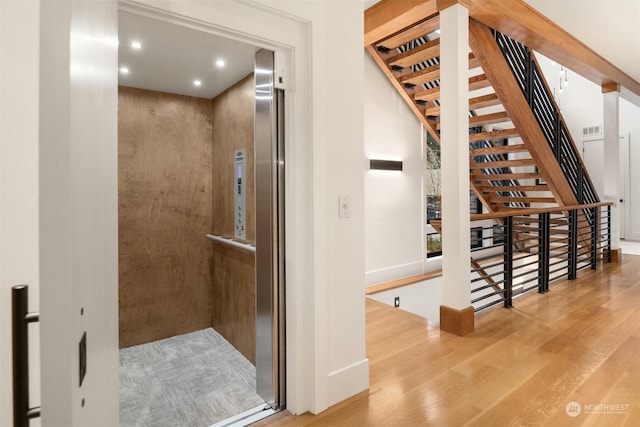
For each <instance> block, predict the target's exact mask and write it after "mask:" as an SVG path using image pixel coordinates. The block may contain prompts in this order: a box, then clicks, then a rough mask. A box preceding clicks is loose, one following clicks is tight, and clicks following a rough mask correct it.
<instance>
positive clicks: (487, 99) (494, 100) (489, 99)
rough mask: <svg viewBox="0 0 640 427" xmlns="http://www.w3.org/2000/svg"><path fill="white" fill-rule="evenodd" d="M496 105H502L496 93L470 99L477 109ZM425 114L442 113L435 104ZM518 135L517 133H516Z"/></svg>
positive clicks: (472, 106)
mask: <svg viewBox="0 0 640 427" xmlns="http://www.w3.org/2000/svg"><path fill="white" fill-rule="evenodd" d="M495 105H501V102H500V100H499V99H498V96H497V95H496V94H495V93H492V94H489V95H483V96H479V97H476V98H472V99H470V100H469V109H470V110H476V109H478V108H485V107H492V106H495ZM425 115H427V116H439V115H440V107H439V106H435V107H431V108H427V111H425ZM515 135H517V133H516V134H515Z"/></svg>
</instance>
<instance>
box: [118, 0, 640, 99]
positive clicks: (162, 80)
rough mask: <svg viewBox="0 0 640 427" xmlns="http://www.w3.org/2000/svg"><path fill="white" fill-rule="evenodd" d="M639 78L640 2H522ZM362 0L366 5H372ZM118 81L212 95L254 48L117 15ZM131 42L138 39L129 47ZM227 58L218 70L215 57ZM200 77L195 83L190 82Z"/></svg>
mask: <svg viewBox="0 0 640 427" xmlns="http://www.w3.org/2000/svg"><path fill="white" fill-rule="evenodd" d="M525 1H526V2H527V3H529V4H530V5H531V6H533V7H534V8H536V9H537V10H539V11H540V12H541V13H542V14H544V15H545V16H547V17H548V18H549V19H551V20H553V21H554V22H556V23H557V24H558V25H560V26H562V27H563V28H564V29H565V30H567V31H568V32H569V33H571V34H573V35H574V36H575V37H576V38H578V39H579V40H581V41H582V42H583V43H585V44H586V45H587V46H589V47H591V48H592V49H594V50H595V51H596V52H598V53H599V54H600V55H602V56H603V57H604V58H606V59H607V60H608V61H609V62H611V63H613V64H614V65H616V66H617V67H618V68H620V69H621V70H623V71H624V72H626V73H627V74H629V75H630V76H631V77H632V78H634V79H635V80H636V81H640V0H525ZM374 3H375V1H373V0H365V3H364V4H365V7H368V6H371V5H372V4H374ZM119 39H120V51H119V61H120V66H126V67H128V68H129V70H130V72H129V74H128V75H122V74H121V75H120V84H121V85H123V86H132V87H138V88H142V89H151V90H157V91H162V92H169V93H177V94H182V95H190V96H198V97H202V98H213V97H215V96H216V95H218V94H219V93H220V92H222V91H223V90H224V89H226V88H228V87H229V86H231V85H232V84H233V83H235V82H237V81H238V80H240V79H241V78H243V77H245V76H246V75H248V74H249V73H251V72H252V71H253V61H254V54H255V52H256V50H257V48H256V47H254V46H250V45H247V44H244V43H240V42H238V41H234V40H230V39H225V38H222V37H219V36H215V35H213V34H209V33H205V32H202V31H197V30H193V29H189V28H185V27H182V26H179V25H175V24H170V23H167V22H162V21H158V20H154V19H151V18H146V17H142V16H139V15H135V14H132V13H128V12H122V11H121V12H120V13H119ZM132 40H138V41H140V42H141V43H142V49H140V50H139V51H136V50H133V49H132V48H131V47H130V42H131V41H132ZM218 58H222V59H224V60H225V61H226V65H225V67H224V68H222V69H220V68H217V67H216V65H215V61H216V59H218ZM195 79H199V80H201V81H202V86H201V87H195V86H194V85H193V80H195Z"/></svg>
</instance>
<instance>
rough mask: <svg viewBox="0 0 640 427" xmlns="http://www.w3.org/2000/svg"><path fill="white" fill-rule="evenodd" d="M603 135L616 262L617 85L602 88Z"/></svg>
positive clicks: (606, 195)
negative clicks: (611, 204)
mask: <svg viewBox="0 0 640 427" xmlns="http://www.w3.org/2000/svg"><path fill="white" fill-rule="evenodd" d="M602 92H603V99H602V103H603V105H602V106H603V112H604V117H603V131H604V132H603V133H604V169H603V170H604V171H608V172H605V174H604V198H605V201H607V202H613V207H612V218H611V249H612V251H614V252H615V253H614V254H613V257H612V258H613V259H612V261H617V260H618V259H619V257H618V256H617V255H619V253H618V252H619V251H618V249H619V248H620V227H621V226H622V224H621V221H620V209H622V207H621V206H620V199H621V197H622V196H621V189H622V183H621V182H620V181H621V177H620V140H619V135H620V120H619V119H620V117H619V116H620V92H619V87H618V85H613V87H610V86H603V87H602Z"/></svg>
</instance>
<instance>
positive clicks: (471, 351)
mask: <svg viewBox="0 0 640 427" xmlns="http://www.w3.org/2000/svg"><path fill="white" fill-rule="evenodd" d="M367 355H368V357H369V361H370V363H371V367H370V389H369V390H368V391H366V392H363V393H360V394H358V395H356V396H354V397H352V398H350V399H348V400H346V401H344V402H341V403H339V404H337V405H335V406H333V407H331V408H329V409H328V410H326V411H325V412H323V413H321V414H319V415H316V416H313V415H311V414H304V415H301V416H293V415H291V414H290V413H288V412H286V411H284V412H282V413H280V414H277V415H275V416H273V417H271V418H268V419H266V420H264V421H262V422H261V423H259V424H258V425H259V426H422V425H434V426H459V425H472V426H520V425H528V426H535V425H539V426H573V425H584V426H625V425H628V426H640V256H633V255H624V257H623V262H622V263H621V264H606V265H604V267H603V266H598V270H596V271H583V272H581V273H579V275H578V279H577V280H575V281H573V282H569V281H561V282H555V283H553V284H551V291H550V292H549V293H548V294H546V295H540V294H535V293H532V294H528V295H525V296H523V297H521V298H518V299H516V300H515V301H514V308H513V309H511V310H507V309H504V308H502V307H496V308H494V309H490V310H488V311H485V312H483V313H480V314H477V315H476V330H475V333H474V334H472V335H470V336H467V337H464V338H461V337H457V336H454V335H450V334H448V333H445V332H440V330H439V329H438V325H436V324H433V323H431V322H428V321H426V320H425V319H424V318H421V317H418V316H415V315H413V314H410V313H407V312H404V311H401V310H398V309H394V308H392V307H389V306H387V305H384V304H381V303H379V302H376V301H373V300H370V299H367ZM570 402H576V403H578V404H579V405H580V409H581V411H582V412H581V413H580V414H579V415H577V416H576V417H570V416H568V415H567V411H566V407H567V404H569V403H570ZM605 404H618V405H628V406H619V407H618V409H622V410H621V411H619V412H620V413H615V414H610V413H606V411H605V408H603V407H602V406H593V405H605ZM585 405H587V406H585ZM587 409H590V410H591V411H592V413H586V410H587Z"/></svg>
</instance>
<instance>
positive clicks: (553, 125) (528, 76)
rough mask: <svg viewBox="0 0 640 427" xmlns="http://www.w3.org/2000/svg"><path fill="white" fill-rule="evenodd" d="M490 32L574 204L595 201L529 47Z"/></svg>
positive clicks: (568, 134) (593, 190) (587, 178)
mask: <svg viewBox="0 0 640 427" xmlns="http://www.w3.org/2000/svg"><path fill="white" fill-rule="evenodd" d="M492 32H493V35H494V38H495V40H496V43H497V44H498V46H499V47H500V50H501V51H502V54H503V55H504V57H505V60H506V62H507V64H509V67H510V68H511V71H512V72H513V75H514V77H515V78H516V80H517V82H518V84H519V85H520V89H522V93H523V94H524V96H525V98H526V99H527V102H528V104H529V106H530V107H531V111H532V112H533V114H534V116H535V118H536V120H537V122H538V124H539V125H540V128H541V129H542V132H543V134H544V135H545V137H546V140H547V142H548V144H549V147H551V150H552V151H553V153H554V155H555V157H556V159H557V160H558V164H559V165H560V168H561V169H562V172H563V173H564V176H565V177H566V179H567V181H568V182H569V185H570V187H571V189H572V190H573V193H574V195H575V196H576V200H577V201H578V204H588V203H597V202H599V201H600V199H599V198H598V194H597V192H596V190H595V187H594V186H593V183H592V182H591V179H590V178H589V175H588V173H587V171H586V169H585V167H584V165H583V163H582V161H581V160H580V155H579V154H578V150H577V148H576V145H575V143H574V142H573V139H572V138H571V134H570V133H569V130H568V128H567V125H566V124H565V122H564V120H563V118H562V115H561V114H560V110H559V108H558V106H557V105H556V102H555V100H554V98H553V94H552V93H551V91H550V89H549V87H548V86H547V84H546V82H545V80H544V77H543V75H542V72H541V71H540V69H539V67H538V64H537V62H536V60H535V56H534V53H533V51H531V49H529V48H527V47H526V46H524V45H523V44H521V43H519V42H517V41H516V40H513V39H512V38H510V37H508V36H506V35H504V34H502V33H500V32H498V31H496V30H492Z"/></svg>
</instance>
